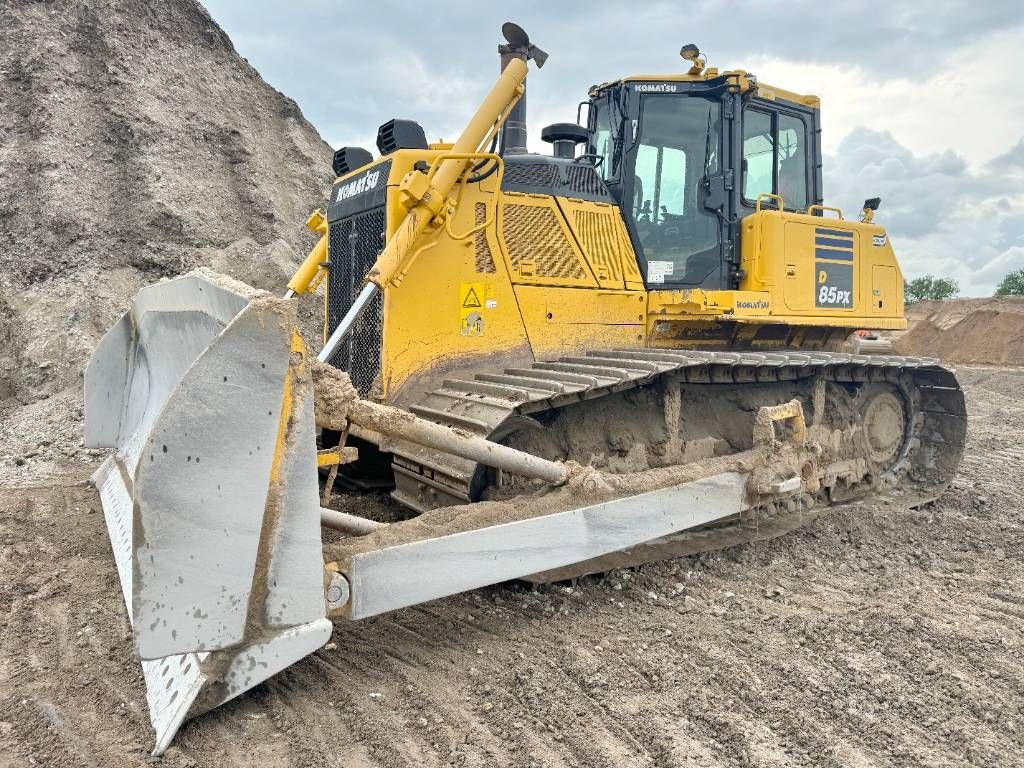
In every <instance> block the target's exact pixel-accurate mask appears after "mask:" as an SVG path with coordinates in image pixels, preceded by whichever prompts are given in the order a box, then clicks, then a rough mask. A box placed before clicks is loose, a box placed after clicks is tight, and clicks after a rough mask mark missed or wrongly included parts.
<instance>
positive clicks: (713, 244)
mask: <svg viewBox="0 0 1024 768" xmlns="http://www.w3.org/2000/svg"><path fill="white" fill-rule="evenodd" d="M720 117H721V116H720V105H719V102H718V101H717V100H715V101H712V100H709V99H703V98H698V97H694V96H690V97H678V96H661V95H656V96H655V95H646V96H644V97H643V99H642V101H641V109H640V125H639V131H638V135H637V141H636V144H635V145H634V150H633V151H634V153H635V154H634V156H633V178H632V185H631V186H632V193H633V194H632V200H629V201H623V208H627V209H628V211H629V213H630V214H631V215H632V218H633V221H634V223H635V226H636V233H637V238H638V240H639V241H640V246H641V251H642V255H643V258H644V261H645V263H646V268H647V282H648V284H683V285H702V284H704V282H705V281H707V280H712V279H717V277H716V276H717V275H718V270H719V267H720V256H719V249H718V243H719V224H718V218H717V217H716V216H715V214H714V213H712V212H710V211H708V210H706V209H705V208H704V206H703V205H702V204H701V196H700V190H701V185H702V183H703V180H704V178H705V176H710V175H713V174H714V173H715V172H717V170H718V163H719V156H718V155H719V136H720V133H721V122H720Z"/></svg>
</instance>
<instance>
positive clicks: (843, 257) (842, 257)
mask: <svg viewBox="0 0 1024 768" xmlns="http://www.w3.org/2000/svg"><path fill="white" fill-rule="evenodd" d="M814 257H815V258H816V259H833V260H835V261H853V251H847V250H835V251H830V250H826V249H825V248H815V249H814Z"/></svg>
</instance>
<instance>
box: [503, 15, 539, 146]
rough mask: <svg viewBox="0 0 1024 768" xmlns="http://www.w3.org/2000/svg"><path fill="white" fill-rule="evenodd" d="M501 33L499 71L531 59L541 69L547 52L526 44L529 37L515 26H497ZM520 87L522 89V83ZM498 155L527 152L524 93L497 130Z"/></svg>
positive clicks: (510, 23) (505, 24)
mask: <svg viewBox="0 0 1024 768" xmlns="http://www.w3.org/2000/svg"><path fill="white" fill-rule="evenodd" d="M501 34H502V35H504V36H505V40H506V41H507V42H505V43H504V44H499V45H498V53H499V54H500V55H501V71H502V72H504V71H505V67H507V66H508V63H509V62H510V61H511V60H512V59H520V60H522V61H524V62H527V61H529V60H530V59H533V60H534V61H535V62H537V67H538V68H539V67H543V66H544V62H545V61H547V60H548V55H547V53H545V52H544V51H542V50H541V49H540V48H538V47H537V46H536V45H533V44H532V43H531V42H530V36H529V35H527V34H526V32H525V31H524V30H523V28H522V27H520V26H519V25H518V24H513V23H512V22H511V21H506V22H505V23H504V24H502V25H501ZM523 85H524V87H525V81H524V83H523ZM499 152H500V154H502V155H525V154H526V152H527V149H526V92H525V91H524V92H523V95H522V96H520V97H519V101H517V102H516V104H515V106H514V107H512V110H511V111H510V112H509V115H508V117H507V118H506V119H505V124H504V126H503V127H502V129H501V148H500V150H499Z"/></svg>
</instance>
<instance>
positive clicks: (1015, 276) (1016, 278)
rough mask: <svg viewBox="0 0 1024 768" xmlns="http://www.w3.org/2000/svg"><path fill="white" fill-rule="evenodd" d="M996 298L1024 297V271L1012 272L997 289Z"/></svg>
mask: <svg viewBox="0 0 1024 768" xmlns="http://www.w3.org/2000/svg"><path fill="white" fill-rule="evenodd" d="M996 296H1024V269H1018V270H1017V271H1016V272H1011V273H1010V274H1008V275H1007V276H1006V277H1004V278H1003V282H1001V283H1000V284H999V287H998V288H996Z"/></svg>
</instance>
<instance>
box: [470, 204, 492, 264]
mask: <svg viewBox="0 0 1024 768" xmlns="http://www.w3.org/2000/svg"><path fill="white" fill-rule="evenodd" d="M473 221H474V223H475V225H476V226H478V227H479V226H480V225H481V224H483V223H484V222H485V221H487V206H486V205H484V204H483V203H477V204H476V206H474V208H473ZM473 243H474V245H475V246H476V271H477V272H483V273H485V274H493V273H494V272H495V268H494V257H493V256H492V255H491V246H490V245H489V244H488V243H487V230H486V229H481V230H480V231H478V232H477V233H476V234H475V235H473Z"/></svg>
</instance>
